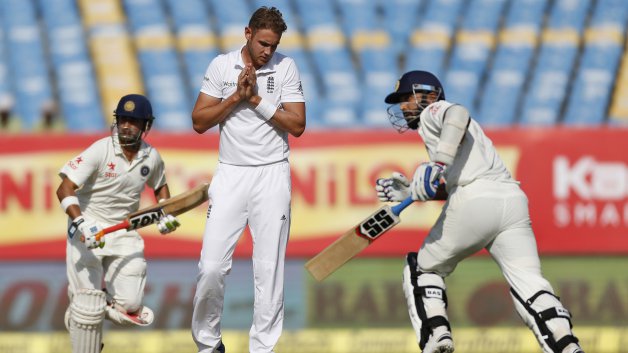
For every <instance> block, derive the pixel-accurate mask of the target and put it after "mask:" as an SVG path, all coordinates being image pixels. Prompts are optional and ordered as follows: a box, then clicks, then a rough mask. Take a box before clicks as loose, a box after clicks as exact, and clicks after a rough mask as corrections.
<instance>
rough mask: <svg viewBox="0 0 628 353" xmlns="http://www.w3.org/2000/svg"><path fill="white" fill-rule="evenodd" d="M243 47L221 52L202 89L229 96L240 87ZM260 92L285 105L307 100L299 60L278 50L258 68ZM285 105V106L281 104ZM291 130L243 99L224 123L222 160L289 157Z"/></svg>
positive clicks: (250, 162) (257, 162) (268, 160)
mask: <svg viewBox="0 0 628 353" xmlns="http://www.w3.org/2000/svg"><path fill="white" fill-rule="evenodd" d="M240 51H241V49H240V50H234V51H232V52H229V53H226V54H221V55H219V56H217V57H216V58H214V60H212V62H211V63H210V64H209V67H208V68H207V71H206V72H205V77H204V78H203V84H202V87H201V92H203V93H205V94H207V95H210V96H212V97H216V98H220V99H225V98H227V97H229V96H230V95H231V94H233V93H234V92H235V91H236V88H237V86H238V75H240V72H241V71H242V69H243V68H244V62H243V61H242V54H241V53H240ZM256 74H257V87H258V92H257V94H258V95H259V96H260V97H262V98H264V99H265V100H267V101H269V102H271V103H273V104H274V105H275V106H277V107H281V103H286V102H305V99H304V96H303V89H302V86H301V78H300V76H299V70H298V68H297V65H296V63H295V62H294V60H293V59H292V58H290V57H287V56H285V55H283V54H281V53H278V52H275V54H274V55H273V57H272V58H271V59H270V61H269V62H268V63H266V65H264V66H262V67H260V68H259V69H258V70H257V71H256ZM280 109H281V108H280ZM289 154H290V147H289V146H288V133H287V132H286V131H283V130H281V129H277V128H275V127H273V126H272V125H271V124H270V123H269V122H268V121H266V120H264V118H263V117H262V116H261V115H259V114H258V113H257V112H256V111H255V110H254V107H253V106H252V105H251V104H250V103H248V102H241V103H240V104H239V105H238V106H236V107H235V108H234V109H233V110H232V111H231V113H230V114H229V116H228V117H227V118H226V119H225V120H224V121H223V122H222V123H220V149H219V152H218V158H219V160H220V162H222V163H227V164H233V165H244V166H255V165H265V164H271V163H275V162H278V161H282V160H285V159H287V158H288V156H289Z"/></svg>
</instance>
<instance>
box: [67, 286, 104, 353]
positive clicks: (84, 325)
mask: <svg viewBox="0 0 628 353" xmlns="http://www.w3.org/2000/svg"><path fill="white" fill-rule="evenodd" d="M106 306H107V301H106V300H105V293H104V292H103V291H100V290H95V289H86V288H82V289H79V290H78V291H77V292H76V293H75V294H74V296H73V297H72V303H70V340H71V341H72V352H73V353H99V352H100V345H101V342H102V322H103V320H104V319H105V307H106Z"/></svg>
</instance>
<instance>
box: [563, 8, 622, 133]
mask: <svg viewBox="0 0 628 353" xmlns="http://www.w3.org/2000/svg"><path fill="white" fill-rule="evenodd" d="M627 13H628V3H627V2H625V1H616V0H599V1H597V3H596V8H595V11H594V13H593V16H592V18H591V20H590V21H589V25H588V28H587V30H586V32H585V38H584V52H583V53H582V55H581V58H580V65H579V69H578V72H577V75H576V78H575V81H574V83H573V85H572V92H571V95H570V96H569V97H568V98H569V101H568V105H567V111H566V113H565V118H564V120H563V123H565V124H569V125H573V124H577V125H599V124H601V123H602V122H603V120H604V118H605V117H606V114H607V108H608V106H609V103H610V100H611V97H612V89H613V82H614V78H615V77H616V75H617V72H618V68H619V63H620V60H621V55H622V52H623V50H624V47H623V45H624V40H625V33H626V15H627Z"/></svg>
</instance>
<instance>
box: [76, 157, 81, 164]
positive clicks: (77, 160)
mask: <svg viewBox="0 0 628 353" xmlns="http://www.w3.org/2000/svg"><path fill="white" fill-rule="evenodd" d="M81 162H83V157H82V156H78V157H76V164H81Z"/></svg>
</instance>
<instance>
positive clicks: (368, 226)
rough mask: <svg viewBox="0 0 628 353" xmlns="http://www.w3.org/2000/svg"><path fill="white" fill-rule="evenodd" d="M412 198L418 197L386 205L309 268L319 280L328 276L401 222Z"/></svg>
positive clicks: (348, 233)
mask: <svg viewBox="0 0 628 353" xmlns="http://www.w3.org/2000/svg"><path fill="white" fill-rule="evenodd" d="M412 202H414V200H412V198H411V197H408V198H407V199H405V200H403V201H402V202H401V203H399V204H397V205H395V206H392V207H391V206H389V205H386V206H384V207H382V208H380V209H379V210H377V211H375V213H373V214H372V215H370V216H368V217H367V218H365V219H364V220H363V221H362V222H360V223H359V224H358V225H357V226H355V227H353V228H351V229H350V230H348V231H347V232H346V233H344V234H343V235H341V236H340V237H339V238H338V239H336V241H334V242H333V243H331V244H330V245H329V246H327V247H326V248H325V249H323V251H321V252H320V253H319V254H318V255H316V256H314V257H313V258H312V259H310V260H309V261H308V262H307V263H306V264H305V268H306V269H307V270H308V271H309V272H310V274H311V275H312V276H313V277H314V278H315V279H316V280H317V281H322V280H323V279H325V278H327V276H329V275H330V274H332V273H333V272H334V271H336V270H337V269H339V268H340V267H341V266H342V265H344V264H345V263H347V261H349V260H351V259H352V258H353V257H354V256H356V255H357V254H359V253H360V251H362V250H364V249H365V248H366V247H367V246H369V245H371V243H372V242H374V241H375V239H377V238H379V237H381V236H382V235H383V234H384V233H386V232H387V231H389V230H390V229H392V228H393V227H394V226H396V225H397V224H398V223H399V222H400V219H399V214H400V213H401V211H403V210H404V209H405V208H406V207H408V206H409V205H410V204H411V203H412Z"/></svg>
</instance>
